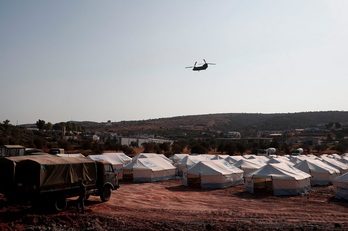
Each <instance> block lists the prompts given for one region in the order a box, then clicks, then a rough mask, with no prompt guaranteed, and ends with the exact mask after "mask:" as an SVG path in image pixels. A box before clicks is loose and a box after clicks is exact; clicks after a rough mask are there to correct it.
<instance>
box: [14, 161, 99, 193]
mask: <svg viewBox="0 0 348 231" xmlns="http://www.w3.org/2000/svg"><path fill="white" fill-rule="evenodd" d="M40 157H41V158H37V159H27V160H22V161H20V162H18V163H17V165H16V181H17V182H20V183H25V184H34V185H36V186H37V187H39V188H45V187H50V186H57V185H62V184H73V183H77V182H78V181H79V179H82V180H83V181H96V179H97V169H96V164H95V162H94V161H93V160H91V159H88V158H85V157H70V158H61V157H56V156H40Z"/></svg>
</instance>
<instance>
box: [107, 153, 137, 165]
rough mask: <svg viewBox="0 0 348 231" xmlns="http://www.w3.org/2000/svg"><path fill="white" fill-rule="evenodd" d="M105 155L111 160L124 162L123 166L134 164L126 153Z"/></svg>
mask: <svg viewBox="0 0 348 231" xmlns="http://www.w3.org/2000/svg"><path fill="white" fill-rule="evenodd" d="M103 155H105V156H107V157H109V158H110V159H111V160H115V161H117V162H119V161H122V162H123V165H127V164H129V163H130V162H132V158H130V157H129V156H127V155H126V154H124V153H119V152H112V153H109V152H107V153H103Z"/></svg>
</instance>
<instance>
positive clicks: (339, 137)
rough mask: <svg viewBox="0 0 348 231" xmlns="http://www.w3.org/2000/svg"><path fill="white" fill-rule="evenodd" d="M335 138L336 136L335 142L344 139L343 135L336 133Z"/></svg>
mask: <svg viewBox="0 0 348 231" xmlns="http://www.w3.org/2000/svg"><path fill="white" fill-rule="evenodd" d="M335 136H336V140H342V139H344V135H343V134H342V133H341V132H337V133H336V134H335Z"/></svg>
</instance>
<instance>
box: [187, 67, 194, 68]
mask: <svg viewBox="0 0 348 231" xmlns="http://www.w3.org/2000/svg"><path fill="white" fill-rule="evenodd" d="M185 68H193V67H185Z"/></svg>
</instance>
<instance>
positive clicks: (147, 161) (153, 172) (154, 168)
mask: <svg viewBox="0 0 348 231" xmlns="http://www.w3.org/2000/svg"><path fill="white" fill-rule="evenodd" d="M174 178H175V167H174V166H173V165H172V164H170V163H169V162H168V161H166V160H164V159H162V158H138V159H135V160H133V161H132V162H131V163H129V164H127V165H126V166H124V167H123V179H124V180H131V181H133V182H155V181H163V180H170V179H174Z"/></svg>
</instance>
